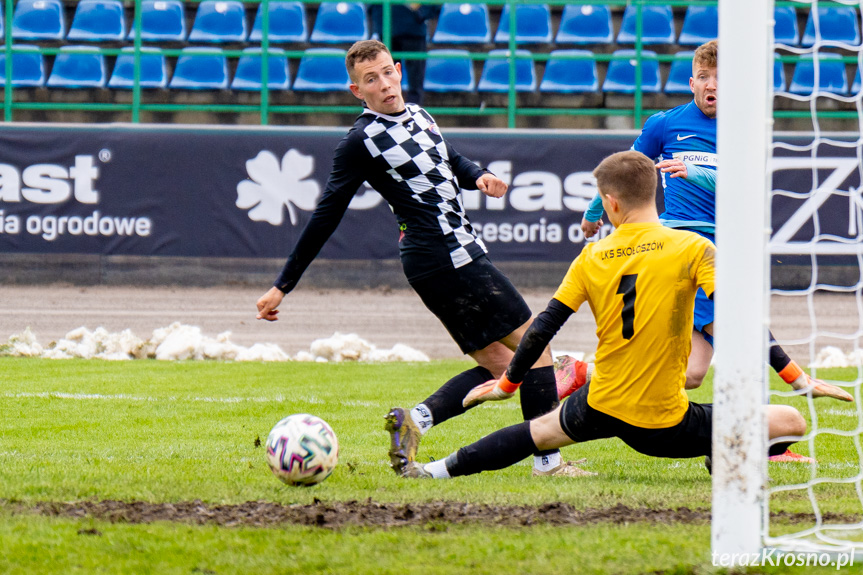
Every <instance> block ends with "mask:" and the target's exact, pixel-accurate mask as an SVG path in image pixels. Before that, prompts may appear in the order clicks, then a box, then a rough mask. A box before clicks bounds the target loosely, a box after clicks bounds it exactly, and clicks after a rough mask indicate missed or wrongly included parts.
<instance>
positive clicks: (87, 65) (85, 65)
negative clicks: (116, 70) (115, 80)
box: [48, 46, 108, 88]
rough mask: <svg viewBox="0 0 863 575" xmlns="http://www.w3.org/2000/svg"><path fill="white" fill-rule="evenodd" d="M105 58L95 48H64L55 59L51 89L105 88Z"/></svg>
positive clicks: (50, 80) (49, 85)
mask: <svg viewBox="0 0 863 575" xmlns="http://www.w3.org/2000/svg"><path fill="white" fill-rule="evenodd" d="M107 81H108V71H107V69H106V67H105V57H104V56H102V54H100V53H99V49H98V48H95V47H93V46H63V47H62V48H60V52H59V53H58V54H57V55H56V56H55V57H54V67H53V68H52V69H51V75H50V76H49V77H48V87H49V88H104V87H105V83H106V82H107Z"/></svg>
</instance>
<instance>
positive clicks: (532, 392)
mask: <svg viewBox="0 0 863 575" xmlns="http://www.w3.org/2000/svg"><path fill="white" fill-rule="evenodd" d="M345 66H346V67H347V70H348V74H349V75H350V78H351V82H352V83H351V86H350V89H351V92H352V93H353V94H354V96H356V97H357V98H358V99H360V100H362V101H363V103H364V104H365V109H364V110H363V112H362V114H360V116H359V117H358V118H357V120H356V122H355V123H354V126H353V128H352V129H351V130H350V131H349V132H348V134H347V135H346V136H345V137H344V138H343V139H342V141H341V142H340V143H339V145H338V147H337V148H336V151H335V154H334V157H333V169H332V172H331V173H330V176H329V179H328V180H327V185H326V188H325V190H324V192H323V194H322V195H321V197H320V199H319V200H318V204H317V206H316V207H315V211H314V213H313V214H312V216H311V219H310V220H309V222H308V224H307V225H306V227H305V228H304V229H303V232H302V234H300V237H299V239H298V240H297V243H296V245H295V246H294V249H293V251H292V252H291V255H290V256H289V257H288V260H287V262H286V263H285V266H284V269H283V270H282V273H281V274H280V275H279V277H278V279H276V281H275V284H274V286H273V287H272V288H271V289H270V290H269V291H268V292H267V293H265V294H264V295H263V296H262V297H261V298H260V299H259V300H258V303H257V307H258V315H257V317H258V319H263V320H268V321H274V320H276V319H278V313H279V310H278V307H279V305H280V304H281V303H282V299H283V298H284V297H285V295H286V294H288V293H289V292H290V291H291V290H292V289H294V287H295V286H296V285H297V282H298V281H299V280H300V277H301V276H302V274H303V272H304V271H305V270H306V268H307V267H308V266H309V264H311V262H312V260H314V259H315V257H317V255H318V253H319V252H320V250H321V248H322V247H323V245H324V243H325V242H326V241H327V240H328V239H329V237H330V235H331V234H332V233H333V232H334V231H335V229H336V227H337V226H338V225H339V222H340V221H341V219H342V216H344V214H345V212H346V211H347V209H348V205H349V204H350V202H351V199H353V197H354V195H355V194H356V193H357V190H358V189H359V188H360V186H361V185H362V184H363V182H368V183H369V184H370V185H371V186H372V187H373V188H374V189H375V190H376V191H377V192H378V193H380V195H381V196H383V198H384V199H385V200H386V201H387V203H389V205H390V207H391V208H392V211H393V213H394V214H395V219H396V221H395V222H393V224H394V225H393V230H392V231H393V241H396V240H397V241H398V244H399V254H400V257H401V261H402V267H403V268H404V272H405V276H406V277H407V280H408V283H410V285H411V287H412V288H413V289H414V290H415V291H416V292H417V294H418V295H419V296H420V299H422V301H423V303H424V304H425V305H426V307H427V308H428V309H429V310H430V311H431V312H432V313H434V314H435V315H436V316H437V317H438V318H439V319H440V320H441V322H442V323H443V324H444V326H445V327H446V328H447V330H448V331H449V333H450V335H452V337H453V339H454V340H455V341H456V343H457V344H458V345H459V347H460V348H461V350H462V352H463V353H465V354H467V355H469V356H471V357H472V358H473V359H474V360H475V361H476V362H477V366H476V367H474V368H472V369H469V370H467V371H465V372H463V373H460V374H458V375H456V376H455V377H453V378H452V379H450V380H449V381H447V382H446V383H444V384H443V386H442V387H441V388H440V389H439V390H437V391H436V392H435V393H433V394H432V395H430V396H429V397H428V398H426V399H425V400H424V401H422V402H421V403H419V404H417V405H416V406H415V407H413V408H412V409H409V408H402V407H395V408H393V409H392V410H391V411H390V412H389V414H388V415H387V416H386V421H387V423H386V429H387V431H389V432H390V437H391V445H390V450H389V456H390V461H391V464H392V467H393V470H394V471H395V472H396V473H401V472H402V469H403V468H404V466H405V465H407V464H408V463H410V462H412V461H415V458H416V452H417V447H418V444H419V442H420V438H421V437H422V435H423V434H424V433H426V432H427V431H428V430H429V429H431V427H432V426H433V425H439V424H441V423H443V422H444V421H446V420H448V419H450V418H452V417H455V416H458V415H460V414H462V413H464V412H465V410H466V408H465V407H464V406H463V404H462V402H463V399H464V397H465V396H466V395H467V393H468V392H469V391H470V390H472V389H473V388H474V387H475V386H477V385H480V384H482V383H483V382H485V381H487V380H489V379H491V378H492V377H500V375H501V374H502V373H503V371H504V369H506V366H507V365H508V364H509V362H510V360H511V359H512V356H513V350H514V349H515V348H516V346H517V345H518V342H519V341H520V340H521V337H522V335H523V334H524V332H525V331H526V330H527V327H528V326H529V325H530V322H531V312H530V308H529V307H528V306H527V303H526V302H525V301H524V299H523V298H522V297H521V295H519V293H518V291H517V290H516V289H515V287H514V286H513V285H512V283H511V282H510V281H509V280H508V279H507V278H506V276H504V275H503V274H502V273H501V272H500V271H499V270H498V269H497V268H496V267H495V266H494V265H493V264H492V263H491V261H490V260H489V259H488V256H487V255H486V252H487V250H486V248H485V245H484V244H483V242H482V240H481V239H480V238H478V237H477V235H476V234H475V233H474V231H473V228H472V226H471V223H470V220H469V219H468V217H467V214H466V213H465V209H464V205H463V203H462V200H461V189H462V188H464V189H471V190H476V189H478V190H480V191H481V192H483V193H484V194H486V195H488V196H492V197H501V196H503V195H504V193H505V192H506V184H505V183H504V182H503V181H502V180H501V179H500V178H498V177H496V176H495V175H494V174H492V173H491V172H489V171H488V170H484V169H482V168H480V167H479V166H477V165H476V164H475V163H473V162H471V161H470V160H469V159H467V158H465V157H464V156H462V155H461V154H459V153H458V152H457V151H456V150H455V149H454V148H453V147H452V146H451V145H450V144H449V143H448V142H447V141H446V139H445V138H444V137H443V136H442V135H441V133H440V130H439V129H438V126H437V124H436V123H435V121H434V119H433V118H432V116H431V115H430V114H429V113H428V112H426V111H425V110H424V109H423V108H421V107H420V106H417V105H414V104H406V103H405V101H404V98H403V97H402V90H401V79H402V75H401V67H400V65H399V64H398V63H394V62H393V59H392V55H391V54H390V52H389V50H388V49H387V47H386V46H385V45H384V44H382V43H381V42H378V41H377V40H366V41H361V42H357V43H356V44H354V45H353V46H352V47H351V49H350V50H348V53H347V56H346V58H345ZM396 224H397V225H396ZM525 383H526V385H527V387H528V390H527V393H523V394H522V395H521V408H522V415H523V416H524V418H525V420H530V419H533V418H535V417H538V416H540V415H542V414H545V413H548V412H549V411H551V410H553V409H554V408H555V407H556V406H557V404H558V397H557V390H556V386H555V377H554V371H553V368H552V360H551V351H550V350H548V349H546V350H545V352H544V353H543V354H542V357H541V358H540V359H539V360H538V361H537V362H536V365H534V366H532V369H530V370H529V372H528V374H527V375H526V379H525ZM535 455H536V457H535V459H534V474H535V475H565V476H573V475H575V476H577V475H583V474H585V473H586V472H584V471H583V470H581V469H579V468H577V467H576V466H574V465H572V464H570V463H568V462H564V461H561V458H560V451H558V450H557V449H553V450H549V451H543V452H537V453H536V454H535Z"/></svg>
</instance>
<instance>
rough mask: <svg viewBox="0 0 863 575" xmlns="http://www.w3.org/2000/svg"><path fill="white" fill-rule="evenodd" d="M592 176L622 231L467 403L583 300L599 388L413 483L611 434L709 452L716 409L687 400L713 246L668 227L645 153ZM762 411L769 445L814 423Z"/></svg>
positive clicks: (595, 253)
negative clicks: (698, 309)
mask: <svg viewBox="0 0 863 575" xmlns="http://www.w3.org/2000/svg"><path fill="white" fill-rule="evenodd" d="M594 175H595V176H596V180H597V185H598V187H599V193H600V195H601V197H602V204H603V206H604V207H605V211H606V213H607V214H608V217H609V219H610V220H611V223H612V224H614V226H615V228H617V229H616V230H615V232H614V233H613V234H611V235H609V236H608V237H606V238H604V239H602V240H600V241H598V242H596V243H593V244H589V245H588V246H585V248H584V250H582V252H581V254H579V256H578V257H577V258H576V259H575V261H574V262H573V263H572V265H571V266H570V268H569V271H568V272H567V273H566V276H565V277H564V278H563V282H562V283H561V284H560V287H558V289H557V291H556V292H555V294H554V297H553V298H552V300H551V302H549V304H548V307H547V308H546V309H545V311H543V312H542V313H540V314H539V315H538V316H537V317H536V319H535V320H534V321H533V323H532V325H531V326H530V328H529V329H528V330H527V333H526V334H525V336H524V338H523V339H522V341H521V343H520V344H519V346H518V349H517V350H516V352H515V356H514V357H513V360H512V362H511V363H510V364H509V367H508V368H507V370H506V373H505V374H504V375H503V377H501V378H500V379H498V380H496V381H495V380H493V381H489V382H487V383H485V384H483V385H481V386H479V387H478V388H477V389H475V390H473V391H471V392H470V393H469V394H468V396H467V397H466V398H465V403H466V404H468V405H472V404H475V403H477V402H482V401H487V400H494V399H501V398H502V397H506V396H507V395H509V394H512V393H513V392H514V390H515V389H517V388H518V387H519V386H520V385H521V382H522V381H523V379H524V377H525V374H526V373H527V372H528V369H529V368H530V366H531V365H533V363H534V362H535V361H536V360H537V358H538V357H540V356H541V354H542V353H544V350H545V349H546V347H547V346H548V343H549V342H550V341H551V339H552V338H553V337H554V335H555V334H556V333H557V331H558V330H559V329H560V328H561V327H562V326H563V324H564V322H566V320H567V319H568V318H569V316H570V315H572V314H573V313H575V312H576V311H577V310H578V308H579V307H580V306H581V305H582V304H583V303H584V302H587V303H588V305H590V309H591V311H592V312H593V316H594V317H595V318H596V325H597V328H596V335H597V337H598V338H599V343H598V346H597V350H596V363H595V367H594V371H593V374H592V376H591V380H590V382H588V383H586V384H585V385H584V386H582V387H580V388H579V389H578V390H577V391H575V392H574V393H573V394H572V395H571V396H570V397H569V399H567V400H566V401H564V402H563V403H562V404H561V405H560V407H558V408H557V409H555V410H554V411H553V412H551V413H548V414H546V415H543V416H542V417H540V418H538V419H534V420H532V421H527V422H524V423H521V424H518V425H514V426H511V427H508V428H505V429H502V430H500V431H496V432H494V433H492V434H491V435H488V436H486V437H484V438H483V439H481V440H479V441H477V442H476V443H473V444H471V445H468V446H466V447H463V448H461V449H459V450H458V451H456V452H455V453H453V454H451V455H450V456H448V457H447V458H446V459H443V460H440V461H433V462H431V463H427V464H425V465H420V464H419V463H416V462H414V463H411V464H410V465H408V466H407V467H406V468H405V473H404V475H405V476H406V477H414V478H436V479H444V478H448V477H454V476H459V475H470V474H473V473H479V472H481V471H489V470H493V469H502V468H504V467H507V466H509V465H512V464H514V463H517V462H518V461H520V460H522V459H524V458H525V457H527V456H528V455H530V453H532V452H534V451H536V450H543V449H555V448H561V447H564V446H566V445H570V444H573V443H579V442H584V441H591V440H594V439H604V438H608V437H619V438H621V439H622V440H623V441H624V443H626V444H627V445H629V446H630V447H632V448H633V449H635V450H636V451H638V452H640V453H644V454H645V455H652V456H655V457H672V458H688V457H699V456H708V457H709V456H710V454H711V449H712V445H711V437H712V419H713V406H712V405H710V404H698V403H694V402H690V401H689V399H688V397H687V395H686V391H685V381H686V362H687V358H688V357H689V351H690V346H691V341H692V321H693V309H694V302H695V294H696V292H697V291H698V289H699V288H701V289H702V290H704V292H705V293H706V294H708V296H712V295H713V289H714V256H715V248H714V246H713V243H712V242H711V241H709V240H708V239H706V238H704V237H701V236H700V235H698V234H695V233H692V232H689V231H684V230H676V229H672V228H668V227H665V226H663V225H662V224H661V223H660V222H659V216H658V215H657V213H656V204H655V194H656V169H655V167H654V164H653V161H652V160H650V159H649V158H648V157H647V156H645V155H644V154H642V153H640V152H635V151H626V152H618V153H617V154H613V155H611V156H609V157H608V158H606V159H605V160H603V161H602V163H600V165H599V166H598V167H597V168H596V170H595V171H594ZM765 409H766V410H767V419H768V430H769V436H770V438H777V437H783V438H786V439H796V438H799V437H801V436H803V435H804V434H805V433H806V420H805V419H803V416H802V415H800V413H799V412H798V411H797V410H796V409H794V408H793V407H789V406H786V405H769V406H766V407H765ZM782 445H783V446H787V445H789V444H788V443H783V444H782ZM707 463H708V469H709V460H708V461H707Z"/></svg>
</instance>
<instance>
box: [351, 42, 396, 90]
mask: <svg viewBox="0 0 863 575" xmlns="http://www.w3.org/2000/svg"><path fill="white" fill-rule="evenodd" d="M381 52H385V53H387V54H389V53H390V51H389V48H387V46H386V44H384V43H383V42H381V41H379V40H360V41H359V42H356V43H354V45H353V46H351V48H350V50H348V54H347V56H345V68H347V69H348V75H349V76H350V77H351V81H353V82H354V83H356V78H354V66H356V65H357V64H359V63H360V62H365V61H367V60H374V59H375V58H377V57H378V54H380V53H381Z"/></svg>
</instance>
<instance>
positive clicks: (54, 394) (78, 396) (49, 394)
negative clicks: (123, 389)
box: [2, 391, 378, 407]
mask: <svg viewBox="0 0 863 575" xmlns="http://www.w3.org/2000/svg"><path fill="white" fill-rule="evenodd" d="M2 397H5V398H10V399H18V398H44V399H74V400H81V401H84V400H107V401H111V400H115V401H116V400H119V401H152V402H157V401H192V402H202V403H243V402H251V403H278V402H283V401H285V398H284V396H281V395H279V396H276V397H173V396H172V397H149V396H138V395H126V394H122V393H121V394H117V395H104V394H101V393H64V392H61V391H43V392H40V393H32V392H31V393H28V392H23V393H4V394H3V395H2ZM302 403H307V404H322V403H324V401H323V400H320V399H317V398H310V399H304V400H303V401H302ZM340 403H341V404H342V405H350V406H357V407H377V406H378V404H377V403H374V402H370V401H341V402H340Z"/></svg>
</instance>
